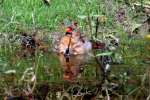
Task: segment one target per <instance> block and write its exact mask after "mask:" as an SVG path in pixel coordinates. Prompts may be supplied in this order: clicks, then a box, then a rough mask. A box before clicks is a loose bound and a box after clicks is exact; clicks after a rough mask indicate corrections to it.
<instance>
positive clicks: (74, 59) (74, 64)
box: [59, 54, 87, 81]
mask: <svg viewBox="0 0 150 100" xmlns="http://www.w3.org/2000/svg"><path fill="white" fill-rule="evenodd" d="M86 58H87V55H70V56H69V58H66V57H65V56H64V55H63V54H60V55H59V59H60V63H61V66H62V68H63V79H64V80H66V81H74V80H75V79H76V78H77V77H78V76H79V75H80V73H81V72H83V67H84V66H83V65H84V64H85V62H86V61H87V59H86ZM67 59H68V61H66V60H67Z"/></svg>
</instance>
